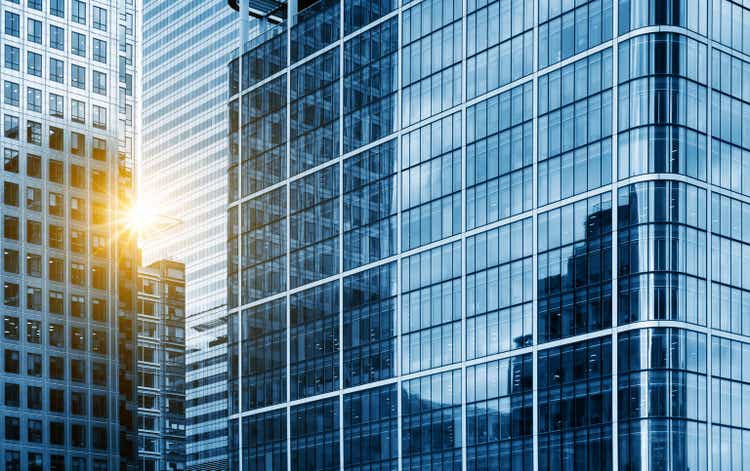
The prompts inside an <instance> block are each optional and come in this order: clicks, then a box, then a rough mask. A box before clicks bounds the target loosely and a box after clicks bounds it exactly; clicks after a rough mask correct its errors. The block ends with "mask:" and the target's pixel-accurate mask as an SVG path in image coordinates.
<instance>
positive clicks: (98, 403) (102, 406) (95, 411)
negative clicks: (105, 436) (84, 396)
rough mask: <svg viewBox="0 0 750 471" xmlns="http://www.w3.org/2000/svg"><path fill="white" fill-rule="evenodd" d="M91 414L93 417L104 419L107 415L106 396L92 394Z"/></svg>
mask: <svg viewBox="0 0 750 471" xmlns="http://www.w3.org/2000/svg"><path fill="white" fill-rule="evenodd" d="M91 412H92V415H93V416H94V417H97V418H106V417H107V416H108V415H109V414H108V413H107V396H103V395H101V394H94V395H92V396H91Z"/></svg>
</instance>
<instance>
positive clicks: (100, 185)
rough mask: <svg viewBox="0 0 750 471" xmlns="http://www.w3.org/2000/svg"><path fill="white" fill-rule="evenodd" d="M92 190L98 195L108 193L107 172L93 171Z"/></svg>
mask: <svg viewBox="0 0 750 471" xmlns="http://www.w3.org/2000/svg"><path fill="white" fill-rule="evenodd" d="M91 188H92V189H93V190H94V191H95V192H97V193H104V192H106V191H107V172H105V171H103V170H91Z"/></svg>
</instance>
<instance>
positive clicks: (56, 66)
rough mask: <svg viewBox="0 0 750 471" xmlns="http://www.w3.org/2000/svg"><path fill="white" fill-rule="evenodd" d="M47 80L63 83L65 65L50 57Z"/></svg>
mask: <svg viewBox="0 0 750 471" xmlns="http://www.w3.org/2000/svg"><path fill="white" fill-rule="evenodd" d="M49 79H50V80H52V81H53V82H57V83H64V82H65V63H64V62H63V61H61V60H58V59H54V58H52V57H50V59H49Z"/></svg>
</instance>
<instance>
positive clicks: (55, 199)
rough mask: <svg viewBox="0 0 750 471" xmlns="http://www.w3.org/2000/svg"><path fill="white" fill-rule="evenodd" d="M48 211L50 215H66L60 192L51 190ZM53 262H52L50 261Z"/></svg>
mask: <svg viewBox="0 0 750 471" xmlns="http://www.w3.org/2000/svg"><path fill="white" fill-rule="evenodd" d="M48 199H49V201H48V211H49V215H50V216H58V217H62V216H64V215H65V208H64V206H63V204H64V203H63V196H62V195H61V194H60V193H55V192H52V191H50V192H49V198H48ZM50 263H51V262H50Z"/></svg>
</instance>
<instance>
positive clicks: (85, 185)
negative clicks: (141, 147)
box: [0, 0, 140, 471]
mask: <svg viewBox="0 0 750 471" xmlns="http://www.w3.org/2000/svg"><path fill="white" fill-rule="evenodd" d="M139 8H140V7H139V3H138V1H137V0H122V1H114V0H92V1H83V0H4V1H2V3H0V15H1V16H2V34H0V50H2V73H1V74H0V75H1V76H2V91H3V95H2V103H0V115H2V135H0V145H1V147H2V155H3V169H2V170H3V171H2V176H3V190H2V195H3V198H2V199H3V201H2V210H1V212H2V231H3V235H2V250H3V255H2V278H3V289H2V310H3V316H2V317H3V319H2V322H3V330H2V338H0V350H2V352H1V353H0V356H2V366H1V367H0V371H2V380H1V381H0V383H1V384H0V387H1V388H2V393H1V396H0V397H1V399H0V419H1V420H2V425H0V429H1V430H2V439H1V440H0V454H2V457H1V458H0V460H2V461H0V468H2V469H4V470H8V471H16V470H18V471H20V470H42V469H44V470H64V469H68V470H134V469H137V461H136V459H137V457H136V452H137V424H136V418H137V416H136V412H137V401H136V399H137V398H136V375H135V373H136V371H135V367H136V361H135V359H136V348H135V334H134V332H135V329H136V325H135V296H136V290H135V282H136V264H137V259H136V255H137V254H136V247H135V237H134V234H133V233H132V232H131V231H129V230H128V228H127V227H124V225H123V219H124V218H123V214H125V212H126V211H127V210H128V208H129V207H130V205H131V204H132V201H131V199H132V193H133V184H134V182H133V157H134V156H133V150H134V147H135V142H136V141H137V135H138V126H137V123H134V122H133V116H132V115H133V109H134V108H135V106H136V103H137V94H136V93H135V92H134V88H133V78H134V76H135V74H136V69H137V67H136V66H137V63H136V61H137V57H136V54H135V51H136V49H137V46H138V44H137V38H138V34H137V28H138V27H139V26H140V25H138V24H137V22H136V18H137V17H138V13H139Z"/></svg>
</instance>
